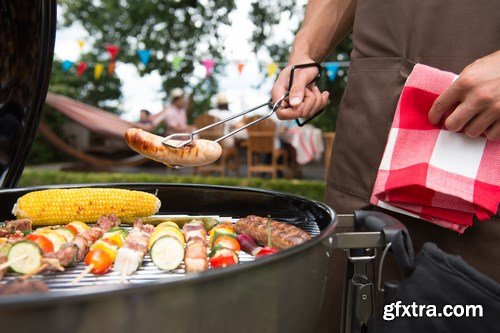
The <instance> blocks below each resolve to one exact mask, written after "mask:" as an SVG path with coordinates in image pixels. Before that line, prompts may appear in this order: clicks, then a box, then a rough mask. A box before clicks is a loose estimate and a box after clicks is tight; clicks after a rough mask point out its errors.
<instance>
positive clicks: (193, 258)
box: [184, 236, 208, 273]
mask: <svg viewBox="0 0 500 333" xmlns="http://www.w3.org/2000/svg"><path fill="white" fill-rule="evenodd" d="M207 249H208V246H207V240H206V238H200V237H196V236H195V237H191V238H189V240H188V242H187V244H186V253H185V255H184V264H185V266H186V273H199V272H203V271H206V270H207V269H208V258H207Z"/></svg>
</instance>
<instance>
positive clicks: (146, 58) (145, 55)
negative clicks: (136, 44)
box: [137, 50, 151, 66]
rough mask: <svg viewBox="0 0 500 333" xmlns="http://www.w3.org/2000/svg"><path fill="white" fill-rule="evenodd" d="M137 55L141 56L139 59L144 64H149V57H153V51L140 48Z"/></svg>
mask: <svg viewBox="0 0 500 333" xmlns="http://www.w3.org/2000/svg"><path fill="white" fill-rule="evenodd" d="M137 55H138V56H139V59H140V60H141V62H142V63H143V64H144V66H147V65H148V63H149V59H151V52H150V51H149V50H138V51H137Z"/></svg>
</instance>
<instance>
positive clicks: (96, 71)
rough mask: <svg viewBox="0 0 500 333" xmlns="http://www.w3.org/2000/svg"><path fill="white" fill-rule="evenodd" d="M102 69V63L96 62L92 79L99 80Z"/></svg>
mask: <svg viewBox="0 0 500 333" xmlns="http://www.w3.org/2000/svg"><path fill="white" fill-rule="evenodd" d="M103 70H104V65H103V64H96V65H95V67H94V79H96V80H99V79H100V78H101V75H102V71H103Z"/></svg>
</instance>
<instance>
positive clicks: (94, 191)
mask: <svg viewBox="0 0 500 333" xmlns="http://www.w3.org/2000/svg"><path fill="white" fill-rule="evenodd" d="M160 205H161V203H160V200H159V199H158V198H157V197H156V196H154V195H153V194H150V193H146V192H141V191H131V190H124V189H115V188H75V189H49V190H41V191H35V192H31V193H28V194H25V195H23V196H22V197H20V198H19V199H18V200H17V203H16V204H15V205H14V208H13V209H12V214H13V215H15V216H16V217H17V218H29V219H30V220H31V221H32V222H33V225H53V224H61V223H69V222H71V221H74V220H79V221H82V222H95V221H97V219H98V218H99V217H100V216H101V215H104V214H106V215H107V214H112V213H114V214H116V216H117V217H119V218H121V219H133V218H137V217H145V216H150V215H153V214H155V213H157V212H158V210H159V209H160Z"/></svg>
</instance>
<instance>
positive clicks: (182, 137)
mask: <svg viewBox="0 0 500 333" xmlns="http://www.w3.org/2000/svg"><path fill="white" fill-rule="evenodd" d="M307 67H316V68H317V69H318V75H317V76H316V77H315V78H314V79H313V80H312V81H311V82H309V83H308V85H311V84H312V83H314V82H316V81H317V80H318V79H319V78H320V77H321V65H320V64H318V63H309V64H300V65H295V66H292V68H291V71H290V83H289V85H288V90H289V91H290V89H291V88H292V85H293V77H294V75H295V70H296V69H301V68H307ZM288 95H290V93H289V92H286V93H284V94H283V96H281V97H280V98H279V99H278V100H277V101H276V102H275V103H274V104H273V102H272V100H269V101H268V102H266V103H262V104H260V105H258V106H256V107H253V108H251V109H248V110H246V111H243V112H240V113H238V114H235V115H233V116H231V117H228V118H226V119H223V120H220V121H218V122H215V123H213V124H210V125H208V126H205V127H203V128H200V129H197V130H195V131H192V132H191V133H175V134H171V135H169V136H167V137H165V139H163V140H162V143H163V145H165V146H168V147H172V148H181V147H183V146H185V145H187V144H190V143H191V142H192V141H193V140H194V136H195V135H196V134H198V133H201V132H203V131H205V130H207V129H210V128H212V127H215V126H218V125H220V124H223V123H226V122H228V121H231V120H233V119H235V118H238V117H241V116H243V115H245V114H247V113H250V112H253V111H255V110H258V109H260V108H262V107H264V106H268V107H269V108H270V111H269V113H268V114H266V115H264V116H262V117H260V118H258V119H255V120H253V121H251V122H249V123H248V124H245V126H242V127H240V128H237V129H235V130H234V131H232V132H230V133H227V134H225V135H223V136H221V137H220V138H218V139H215V140H214V141H215V142H219V141H222V140H224V139H226V138H227V137H230V136H232V135H234V134H236V133H238V132H240V131H243V130H244V129H245V128H247V127H249V126H252V125H254V124H256V123H258V122H260V121H262V120H264V119H267V118H269V117H271V116H272V115H273V114H274V113H275V112H276V110H278V109H279V108H280V107H282V103H283V101H285V100H286V99H287V98H288ZM321 112H323V110H321V111H319V112H318V113H316V114H315V115H314V116H312V117H311V118H309V119H306V120H304V121H302V122H301V121H300V120H299V119H295V122H296V123H297V125H298V126H300V127H302V126H304V125H306V124H307V123H309V122H310V121H311V120H313V119H314V118H315V117H316V116H318V115H319V114H320V113H321ZM171 140H179V141H180V142H178V143H177V142H176V143H175V144H174V143H172V141H171Z"/></svg>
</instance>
